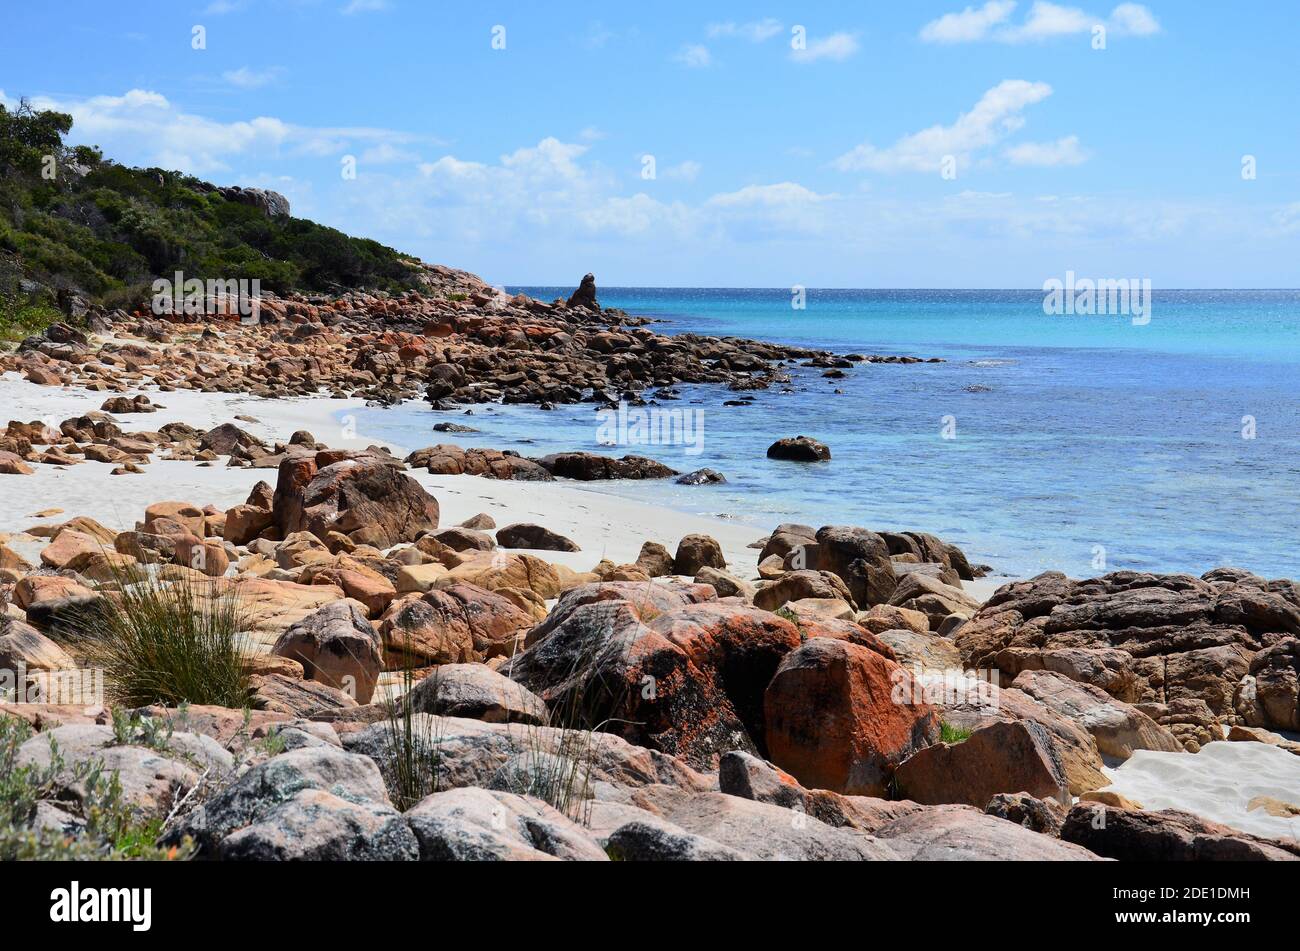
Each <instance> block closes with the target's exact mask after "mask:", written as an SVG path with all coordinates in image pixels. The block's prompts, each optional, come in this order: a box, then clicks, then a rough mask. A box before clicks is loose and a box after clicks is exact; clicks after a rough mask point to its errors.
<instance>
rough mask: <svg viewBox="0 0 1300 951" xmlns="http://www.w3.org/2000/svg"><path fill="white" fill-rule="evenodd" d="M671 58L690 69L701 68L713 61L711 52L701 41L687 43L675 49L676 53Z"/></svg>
mask: <svg viewBox="0 0 1300 951" xmlns="http://www.w3.org/2000/svg"><path fill="white" fill-rule="evenodd" d="M673 59H675V60H676V61H677V62H679V63H681V64H682V65H683V66H689V67H690V68H692V69H703V68H704V67H706V66H709V65H711V64H712V63H713V54H712V53H710V52H709V48H708V47H707V46H705V45H704V44H702V43H687V44H686V45H685V46H683V47H682V48H681V49H680V50H678V51H677V55H676V56H674V57H673Z"/></svg>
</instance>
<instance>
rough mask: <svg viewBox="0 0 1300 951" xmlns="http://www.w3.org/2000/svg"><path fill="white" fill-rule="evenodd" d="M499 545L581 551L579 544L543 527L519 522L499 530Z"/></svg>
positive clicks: (545, 549)
mask: <svg viewBox="0 0 1300 951" xmlns="http://www.w3.org/2000/svg"><path fill="white" fill-rule="evenodd" d="M497 544H498V545H500V546H501V547H502V548H529V549H533V550H536V551H581V550H582V549H581V548H579V547H578V543H577V542H575V541H573V540H571V539H568V538H565V537H564V536H563V535H561V534H559V533H558V532H553V531H551V530H550V529H549V528H543V527H542V526H541V525H533V524H531V523H527V522H517V523H515V524H514V525H507V526H505V527H504V528H500V529H497Z"/></svg>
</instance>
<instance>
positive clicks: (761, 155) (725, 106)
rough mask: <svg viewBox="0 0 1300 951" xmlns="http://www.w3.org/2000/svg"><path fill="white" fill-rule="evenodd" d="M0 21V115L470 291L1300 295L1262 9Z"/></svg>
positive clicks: (200, 7) (1296, 87)
mask: <svg viewBox="0 0 1300 951" xmlns="http://www.w3.org/2000/svg"><path fill="white" fill-rule="evenodd" d="M1088 2H1089V4H1090V5H1088V6H1083V7H1081V6H1074V5H1073V4H1072V3H1069V2H1066V3H1062V4H1055V3H1047V2H1042V0H1038V2H1034V0H1019V2H1012V0H989V2H974V3H971V4H969V5H967V4H966V3H964V2H962V0H937V2H898V0H894V2H864V0H857V2H832V0H827V2H817V3H812V2H809V3H785V4H782V3H773V4H771V5H768V6H762V5H760V4H755V3H753V2H746V3H727V2H716V3H709V2H705V3H701V2H690V3H687V2H673V0H657V2H655V3H625V4H612V3H608V2H591V3H582V2H562V0H554V2H548V3H545V4H539V3H536V2H497V3H492V2H482V0H478V2H457V3H453V2H430V0H198V2H195V3H187V2H184V0H179V2H178V0H166V2H135V3H133V2H129V0H122V2H114V3H111V4H109V3H103V2H102V0H97V2H62V3H43V4H41V3H20V2H18V0H0V6H2V7H3V8H4V21H5V24H4V28H3V29H2V30H0V96H3V97H4V101H5V102H6V103H8V104H12V103H14V102H15V101H16V100H17V99H18V98H19V97H28V98H30V99H31V100H32V101H33V103H34V104H36V105H38V106H42V107H46V108H59V109H61V110H64V111H67V112H70V113H72V115H73V116H74V119H75V123H76V124H75V127H74V130H73V133H72V139H73V140H74V141H75V142H77V143H86V144H92V145H98V146H100V147H101V148H103V149H104V150H105V154H106V155H107V156H108V157H110V158H113V159H115V160H117V161H121V162H123V163H126V164H132V165H142V166H150V167H152V166H159V167H163V168H168V169H175V170H179V171H184V172H187V173H191V174H194V175H197V176H199V177H202V178H205V179H207V180H209V181H212V182H215V183H217V184H220V185H228V184H238V185H245V186H258V187H264V188H271V189H275V190H276V191H279V192H282V193H283V194H284V195H286V196H287V197H288V198H289V200H290V202H291V204H292V207H293V213H294V214H295V215H298V216H300V217H307V218H311V219H313V220H316V221H319V222H322V223H324V224H328V225H331V226H333V227H337V228H340V229H341V230H344V231H347V232H349V233H351V234H356V235H361V236H366V237H372V238H375V239H377V240H379V241H382V242H383V243H385V244H388V245H391V246H393V247H396V248H398V249H399V250H402V251H405V252H409V253H412V254H416V255H418V256H420V257H421V258H423V259H425V260H427V261H434V262H438V263H444V264H449V265H452V266H456V267H463V268H466V269H468V270H471V271H475V272H476V273H479V274H481V275H482V276H483V277H485V278H486V279H487V280H489V281H491V282H493V283H496V284H510V285H569V284H576V282H577V279H578V278H579V277H581V275H582V274H584V273H585V272H587V271H592V272H594V273H595V274H596V276H597V280H598V283H600V284H604V285H623V286H707V287H790V286H795V285H803V286H807V287H958V288H960V287H1033V288H1038V287H1041V286H1042V284H1043V282H1044V281H1045V280H1048V279H1050V278H1053V277H1055V278H1060V279H1063V278H1064V277H1065V275H1066V273H1067V272H1069V271H1073V272H1075V273H1076V274H1077V275H1078V276H1080V277H1090V278H1094V279H1100V278H1122V277H1128V278H1134V279H1149V280H1151V281H1152V283H1153V286H1154V287H1156V288H1160V287H1297V286H1300V109H1297V103H1298V102H1300V70H1297V68H1296V54H1295V49H1296V44H1297V40H1298V39H1300V7H1298V6H1297V4H1296V2H1295V0H1252V2H1247V3H1241V4H1232V5H1229V4H1210V3H1201V2H1196V3H1192V2H1188V0H1176V2H1175V0H1152V2H1151V3H1148V4H1145V5H1142V4H1134V3H1120V4H1118V5H1114V4H1112V3H1110V2H1106V3H1094V2H1092V0H1088Z"/></svg>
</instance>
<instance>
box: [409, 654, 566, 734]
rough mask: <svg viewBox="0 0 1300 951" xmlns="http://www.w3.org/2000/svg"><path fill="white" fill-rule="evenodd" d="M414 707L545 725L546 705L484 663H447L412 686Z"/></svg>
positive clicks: (488, 719)
mask: <svg viewBox="0 0 1300 951" xmlns="http://www.w3.org/2000/svg"><path fill="white" fill-rule="evenodd" d="M410 699H411V707H412V709H414V710H418V711H419V712H421V713H432V714H437V715H439V716H448V717H464V718H466V719H470V720H485V721H487V722H488V723H531V724H542V723H545V722H546V720H547V712H546V704H545V703H543V702H542V699H541V698H540V697H538V696H537V694H535V693H533V692H532V691H531V690H528V689H527V688H526V687H524V686H522V685H520V684H517V683H515V682H514V681H513V680H511V679H510V678H509V677H503V676H502V675H501V674H499V673H497V672H496V671H495V670H493V669H492V668H490V667H487V666H485V665H483V664H443V665H442V666H441V667H439V668H437V670H435V671H434V672H433V673H432V674H430V675H429V676H427V677H425V678H424V679H423V680H421V681H420V682H419V683H417V684H416V685H415V686H414V687H412V688H411V697H410Z"/></svg>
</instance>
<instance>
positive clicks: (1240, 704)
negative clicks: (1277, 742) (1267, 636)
mask: <svg viewBox="0 0 1300 951" xmlns="http://www.w3.org/2000/svg"><path fill="white" fill-rule="evenodd" d="M1234 703H1235V706H1236V710H1237V712H1238V713H1239V714H1241V716H1242V717H1243V718H1244V719H1245V721H1246V723H1247V724H1248V725H1249V726H1260V727H1268V728H1271V729H1274V730H1300V638H1294V637H1288V638H1286V639H1285V640H1282V641H1279V642H1278V643H1276V644H1274V645H1273V646H1272V647H1268V648H1265V649H1264V650H1262V651H1260V652H1259V653H1258V654H1256V655H1255V657H1254V659H1253V660H1252V661H1251V663H1250V674H1249V676H1247V677H1244V678H1243V679H1242V681H1241V683H1240V685H1239V686H1238V690H1237V696H1236V698H1235V700H1234Z"/></svg>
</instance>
